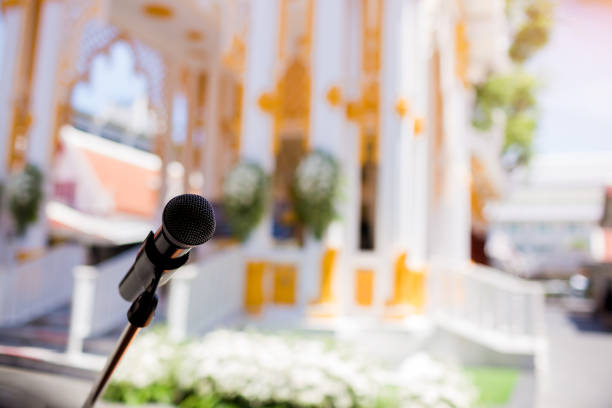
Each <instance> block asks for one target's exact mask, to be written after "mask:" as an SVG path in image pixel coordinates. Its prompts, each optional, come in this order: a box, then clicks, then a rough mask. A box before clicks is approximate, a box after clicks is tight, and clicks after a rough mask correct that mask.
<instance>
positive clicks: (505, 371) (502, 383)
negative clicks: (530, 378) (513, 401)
mask: <svg viewBox="0 0 612 408" xmlns="http://www.w3.org/2000/svg"><path fill="white" fill-rule="evenodd" d="M466 372H467V374H468V376H469V377H470V378H471V379H472V381H473V382H474V384H475V385H476V388H477V389H478V391H479V393H480V399H479V406H483V407H491V406H499V405H504V404H507V403H508V402H509V401H510V398H511V397H512V393H513V391H514V387H515V386H516V380H517V379H518V376H519V372H518V370H515V369H512V368H501V367H470V368H467V369H466Z"/></svg>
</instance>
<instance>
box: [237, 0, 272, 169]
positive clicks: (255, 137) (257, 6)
mask: <svg viewBox="0 0 612 408" xmlns="http://www.w3.org/2000/svg"><path fill="white" fill-rule="evenodd" d="M249 24H250V26H249V28H250V31H249V36H248V45H247V63H246V78H245V90H244V106H243V112H244V121H243V125H242V130H241V131H242V140H241V143H240V147H241V152H240V153H241V156H242V157H243V158H245V159H248V160H252V161H254V162H256V163H258V164H259V165H261V166H262V167H263V168H264V169H265V171H266V172H271V171H272V170H273V164H274V162H273V160H274V158H273V154H272V131H273V128H272V125H273V123H272V117H271V116H270V114H268V113H266V112H264V111H262V110H261V108H260V107H259V105H258V100H259V98H260V96H261V95H262V94H263V93H265V92H272V91H273V90H274V84H275V79H276V76H275V72H276V60H277V54H278V52H277V49H278V31H279V0H269V1H256V2H252V3H251V15H250V20H249Z"/></svg>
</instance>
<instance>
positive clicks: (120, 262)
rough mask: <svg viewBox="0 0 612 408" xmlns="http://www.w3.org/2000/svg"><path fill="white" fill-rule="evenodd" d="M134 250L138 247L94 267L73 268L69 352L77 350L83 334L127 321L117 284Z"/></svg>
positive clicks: (100, 330)
mask: <svg viewBox="0 0 612 408" xmlns="http://www.w3.org/2000/svg"><path fill="white" fill-rule="evenodd" d="M136 253H137V250H133V251H128V252H126V253H123V254H121V255H118V256H116V257H114V258H112V259H109V260H107V261H105V262H102V263H100V264H98V265H95V266H87V265H79V266H77V267H75V268H74V291H73V295H72V314H71V316H70V331H69V336H68V352H69V353H80V352H81V351H82V350H83V341H84V339H85V338H86V337H89V336H94V335H96V334H101V333H104V332H106V331H108V330H111V329H113V328H116V327H118V326H120V325H122V324H125V323H127V317H126V313H127V310H128V308H129V306H130V304H129V302H126V301H125V300H123V298H122V297H121V296H120V295H119V289H118V287H119V282H121V279H123V277H124V276H125V274H126V272H127V271H128V269H129V268H130V266H131V265H132V263H133V262H134V259H135V257H136Z"/></svg>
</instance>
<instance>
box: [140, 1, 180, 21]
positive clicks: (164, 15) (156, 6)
mask: <svg viewBox="0 0 612 408" xmlns="http://www.w3.org/2000/svg"><path fill="white" fill-rule="evenodd" d="M142 11H143V13H144V14H145V15H146V16H149V17H153V18H158V19H168V18H172V16H174V11H173V10H172V9H171V8H170V7H168V6H166V5H165V4H161V3H149V4H145V5H144V6H142Z"/></svg>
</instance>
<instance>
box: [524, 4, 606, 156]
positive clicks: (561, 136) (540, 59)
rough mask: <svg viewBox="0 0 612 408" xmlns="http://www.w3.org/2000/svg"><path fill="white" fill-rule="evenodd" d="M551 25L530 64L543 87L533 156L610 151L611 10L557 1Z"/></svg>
mask: <svg viewBox="0 0 612 408" xmlns="http://www.w3.org/2000/svg"><path fill="white" fill-rule="evenodd" d="M554 24H555V27H554V30H553V33H552V36H551V41H550V43H549V44H548V46H547V47H546V48H544V49H543V50H542V51H541V52H540V53H539V54H537V55H536V56H534V57H533V60H531V61H530V62H529V70H530V71H531V72H533V73H535V74H536V75H537V76H538V77H539V78H540V80H541V82H542V86H543V89H542V90H541V98H540V99H541V101H540V107H541V122H540V125H539V128H538V133H537V138H536V142H535V148H536V151H537V152H539V153H553V152H593V151H601V150H608V151H612V46H611V45H610V40H611V39H612V7H610V6H604V5H601V3H599V4H598V2H596V1H588V0H560V1H557V7H556V10H555V22H554Z"/></svg>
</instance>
